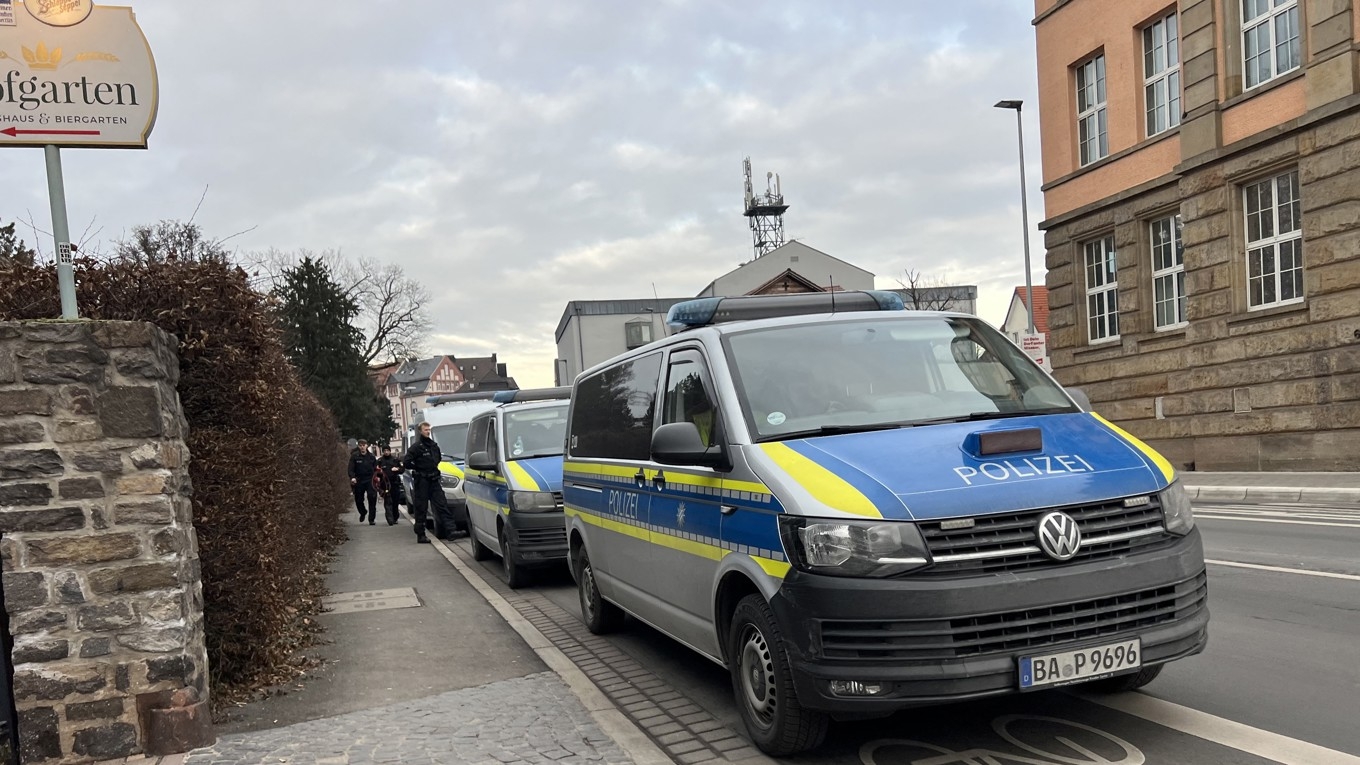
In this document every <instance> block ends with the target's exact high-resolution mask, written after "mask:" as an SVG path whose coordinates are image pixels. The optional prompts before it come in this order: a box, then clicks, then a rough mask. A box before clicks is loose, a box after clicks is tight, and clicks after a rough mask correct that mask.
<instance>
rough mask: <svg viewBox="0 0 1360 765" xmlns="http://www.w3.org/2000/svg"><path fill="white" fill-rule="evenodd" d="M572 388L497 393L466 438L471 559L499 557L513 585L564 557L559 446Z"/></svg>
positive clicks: (522, 581) (465, 484)
mask: <svg viewBox="0 0 1360 765" xmlns="http://www.w3.org/2000/svg"><path fill="white" fill-rule="evenodd" d="M570 396H571V388H569V387H560V388H542V389H536V390H522V391H504V392H500V393H497V394H496V396H495V398H494V399H493V400H495V401H496V402H497V406H495V407H494V408H492V409H490V410H488V411H486V412H483V413H481V414H479V415H477V416H476V417H474V418H473V419H472V422H471V424H470V425H469V426H468V433H467V450H466V453H467V455H468V456H467V471H466V474H465V476H464V479H463V490H464V492H465V493H466V494H467V503H468V537H469V539H470V540H471V542H472V557H473V558H475V559H476V560H490V559H491V558H492V557H494V556H498V555H499V556H500V559H501V567H502V568H503V569H504V571H505V581H506V583H507V584H509V585H510V587H512V588H519V587H522V586H523V585H524V584H526V583H527V582H528V581H529V577H530V575H531V571H530V570H531V569H533V568H537V567H542V566H546V565H551V564H561V563H562V562H564V561H565V560H566V559H567V534H566V527H565V524H564V522H563V515H562V446H563V443H564V442H565V441H566V432H567V406H568V399H569V397H570Z"/></svg>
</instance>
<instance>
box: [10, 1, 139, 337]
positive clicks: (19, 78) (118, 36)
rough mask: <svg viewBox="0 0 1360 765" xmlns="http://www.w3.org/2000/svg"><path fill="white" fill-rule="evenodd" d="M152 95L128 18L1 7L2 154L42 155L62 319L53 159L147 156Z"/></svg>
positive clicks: (66, 242)
mask: <svg viewBox="0 0 1360 765" xmlns="http://www.w3.org/2000/svg"><path fill="white" fill-rule="evenodd" d="M15 6H18V8H16V7H15ZM19 8H22V9H23V10H19ZM158 91H159V88H158V84H157V81H156V62H155V59H154V58H153V57H152V55H151V47H150V46H149V45H148V44H147V41H146V36H145V35H143V34H142V30H141V27H139V26H137V19H136V17H135V16H134V15H133V13H132V9H131V8H126V7H116V6H100V7H95V5H94V2H93V1H92V0H28V2H27V3H16V2H14V0H0V147H3V146H28V147H38V146H41V147H42V149H43V155H44V158H45V160H46V163H47V195H48V200H49V202H50V203H51V206H52V238H53V240H54V241H53V244H54V245H55V247H56V254H57V282H58V285H59V287H60V289H61V316H62V318H63V319H75V318H78V316H79V313H78V311H77V308H76V289H75V272H74V268H73V248H72V247H71V236H70V228H69V225H68V223H67V218H66V186H65V182H64V180H63V178H62V172H61V149H62V148H63V147H99V148H120V149H145V148H146V140H147V137H148V136H150V135H151V128H152V127H153V126H154V125H155V124H156V110H157V106H158V103H159V99H160V95H159V92H158Z"/></svg>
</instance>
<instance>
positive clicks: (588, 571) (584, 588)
mask: <svg viewBox="0 0 1360 765" xmlns="http://www.w3.org/2000/svg"><path fill="white" fill-rule="evenodd" d="M576 592H577V594H578V595H579V596H580V598H581V619H582V620H583V621H584V622H585V623H586V628H587V629H589V630H590V631H591V632H593V633H595V634H596V635H603V634H605V633H607V632H613V631H614V630H616V629H618V628H619V627H621V626H623V610H622V609H620V608H619V607H618V606H616V605H614V604H613V603H610V602H609V601H607V600H605V599H604V597H603V596H602V595H600V588H599V586H598V585H596V583H595V569H594V568H592V567H591V565H590V556H589V555H587V554H586V548H584V547H582V548H581V549H580V550H579V551H577V554H576Z"/></svg>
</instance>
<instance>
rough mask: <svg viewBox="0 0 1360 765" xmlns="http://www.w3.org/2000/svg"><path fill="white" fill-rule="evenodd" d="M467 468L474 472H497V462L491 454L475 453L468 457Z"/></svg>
mask: <svg viewBox="0 0 1360 765" xmlns="http://www.w3.org/2000/svg"><path fill="white" fill-rule="evenodd" d="M467 466H468V467H470V468H472V469H473V470H490V471H492V472H495V470H496V460H494V459H492V458H491V453H490V452H473V453H472V454H469V455H468V460H467Z"/></svg>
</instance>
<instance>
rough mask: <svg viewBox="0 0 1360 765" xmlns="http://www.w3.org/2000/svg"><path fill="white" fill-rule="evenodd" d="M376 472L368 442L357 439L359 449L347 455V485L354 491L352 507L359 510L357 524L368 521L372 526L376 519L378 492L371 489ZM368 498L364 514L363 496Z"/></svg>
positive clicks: (375, 464) (376, 466) (376, 467)
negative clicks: (366, 509)
mask: <svg viewBox="0 0 1360 765" xmlns="http://www.w3.org/2000/svg"><path fill="white" fill-rule="evenodd" d="M376 472H378V458H377V457H374V456H373V453H372V452H370V451H369V450H368V442H367V441H365V440H364V439H362V438H361V439H359V448H357V449H355V450H354V451H352V452H350V455H349V485H350V488H352V489H353V490H354V506H355V507H356V508H358V510H359V522H360V523H363V522H364V519H365V518H367V519H368V525H370V526H372V525H373V522H374V521H375V520H377V518H378V492H377V490H376V489H374V488H373V474H374V473H376ZM365 495H367V496H368V512H367V513H365V512H364V496H365Z"/></svg>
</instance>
